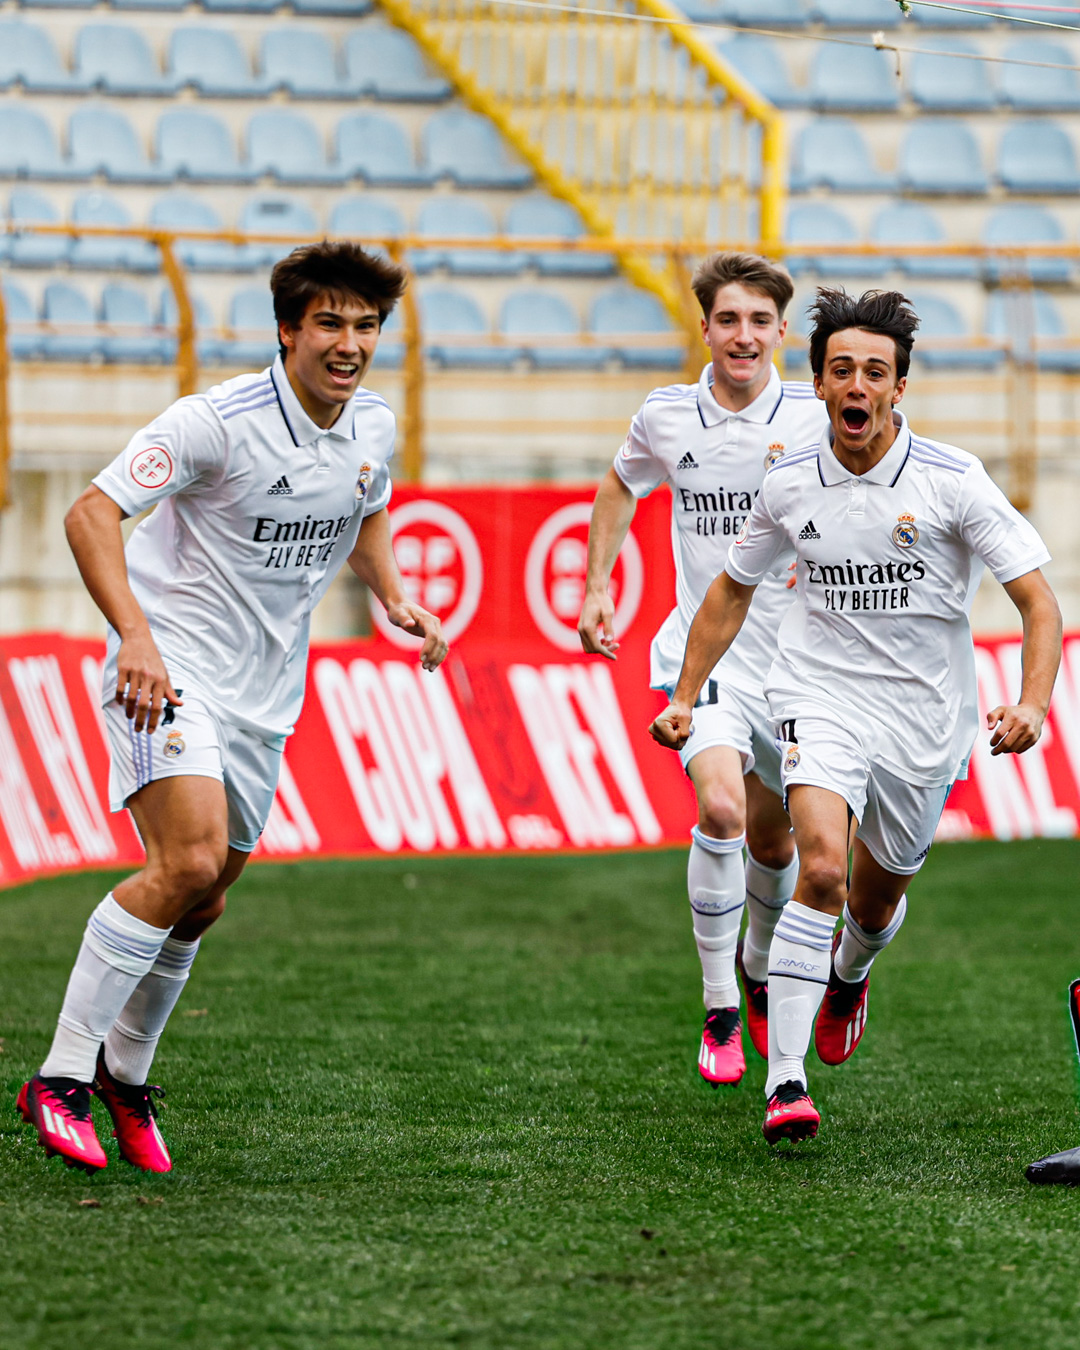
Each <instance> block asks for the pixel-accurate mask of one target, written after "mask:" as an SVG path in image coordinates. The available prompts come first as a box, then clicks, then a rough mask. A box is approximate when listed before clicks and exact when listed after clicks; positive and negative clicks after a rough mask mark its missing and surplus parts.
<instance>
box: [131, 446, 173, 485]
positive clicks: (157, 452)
mask: <svg viewBox="0 0 1080 1350" xmlns="http://www.w3.org/2000/svg"><path fill="white" fill-rule="evenodd" d="M172 471H173V462H172V457H171V456H170V454H169V452H168V450H166V449H165V447H164V446H162V445H151V446H150V447H149V449H146V450H144V451H142V453H141V454H138V455H136V456H135V458H134V459H133V460H132V461H131V476H132V478H134V479H135V481H136V483H138V485H139V486H140V487H144V488H151V489H152V488H159V487H161V485H162V484H163V483H167V482H168V481H169V479H170V478H171V477H172Z"/></svg>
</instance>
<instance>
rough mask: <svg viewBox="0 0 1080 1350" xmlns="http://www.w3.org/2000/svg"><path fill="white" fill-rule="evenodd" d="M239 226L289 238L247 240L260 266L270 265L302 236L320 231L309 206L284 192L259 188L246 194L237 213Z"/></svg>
mask: <svg viewBox="0 0 1080 1350" xmlns="http://www.w3.org/2000/svg"><path fill="white" fill-rule="evenodd" d="M240 229H241V230H242V231H243V232H244V233H245V234H270V235H281V237H282V239H283V240H287V241H288V242H285V243H281V244H265V243H264V244H260V243H253V244H249V245H248V250H249V254H250V255H251V257H252V259H253V260H254V261H256V265H257V266H261V267H272V266H273V265H274V263H276V262H277V260H278V259H279V258H284V256H285V255H286V253H291V252H292V250H293V249H294V248H296V247H297V244H298V243H299V242H300V241H301V240H302V239H304V238H305V237H306V238H309V239H310V237H311V236H312V235H318V234H320V233H321V230H320V229H319V222H318V221H317V220H316V219H315V215H314V212H313V211H312V210H311V208H310V207H309V206H307V205H306V204H305V203H304V202H302V201H298V200H297V198H295V197H290V196H287V195H286V194H285V193H283V192H262V193H258V194H256V195H255V196H254V197H250V198H248V200H247V202H246V203H245V205H244V209H243V211H242V212H241V213H240Z"/></svg>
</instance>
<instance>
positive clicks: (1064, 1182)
mask: <svg viewBox="0 0 1080 1350" xmlns="http://www.w3.org/2000/svg"><path fill="white" fill-rule="evenodd" d="M1024 1176H1026V1177H1027V1179H1028V1181H1030V1182H1031V1183H1032V1184H1033V1185H1035V1186H1080V1148H1069V1149H1066V1150H1065V1152H1064V1153H1051V1154H1050V1156H1049V1157H1048V1158H1040V1159H1039V1160H1038V1162H1033V1163H1031V1164H1029V1166H1028V1169H1027V1171H1026V1172H1025V1173H1024Z"/></svg>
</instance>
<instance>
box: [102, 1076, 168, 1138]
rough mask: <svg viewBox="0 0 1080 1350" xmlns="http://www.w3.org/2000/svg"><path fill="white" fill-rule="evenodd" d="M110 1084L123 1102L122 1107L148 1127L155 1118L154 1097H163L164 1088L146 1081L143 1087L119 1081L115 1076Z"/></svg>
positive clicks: (144, 1126)
mask: <svg viewBox="0 0 1080 1350" xmlns="http://www.w3.org/2000/svg"><path fill="white" fill-rule="evenodd" d="M111 1086H112V1089H113V1091H114V1092H115V1093H116V1095H117V1096H118V1097H119V1098H120V1100H121V1102H122V1103H123V1105H124V1109H125V1110H126V1111H129V1112H130V1113H131V1114H132V1115H133V1116H135V1117H136V1119H137V1120H138V1122H139V1124H140V1125H141V1126H142V1127H143V1128H144V1129H149V1128H150V1121H151V1120H155V1119H156V1118H157V1113H158V1111H157V1107H156V1106H155V1105H154V1098H155V1097H157V1098H158V1099H161V1098H163V1097H164V1096H165V1089H164V1088H163V1087H161V1086H160V1085H159V1084H157V1083H147V1085H146V1086H145V1087H139V1086H136V1085H134V1084H131V1083H121V1082H119V1081H118V1080H117V1079H115V1078H114V1079H113V1081H112V1084H111Z"/></svg>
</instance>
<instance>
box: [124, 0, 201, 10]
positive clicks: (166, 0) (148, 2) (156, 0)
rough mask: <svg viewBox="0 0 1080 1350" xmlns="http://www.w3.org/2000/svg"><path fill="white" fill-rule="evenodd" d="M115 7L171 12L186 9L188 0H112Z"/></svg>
mask: <svg viewBox="0 0 1080 1350" xmlns="http://www.w3.org/2000/svg"><path fill="white" fill-rule="evenodd" d="M111 3H112V7H113V9H156V10H164V11H165V12H171V11H173V10H179V9H185V8H186V7H187V0H111Z"/></svg>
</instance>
